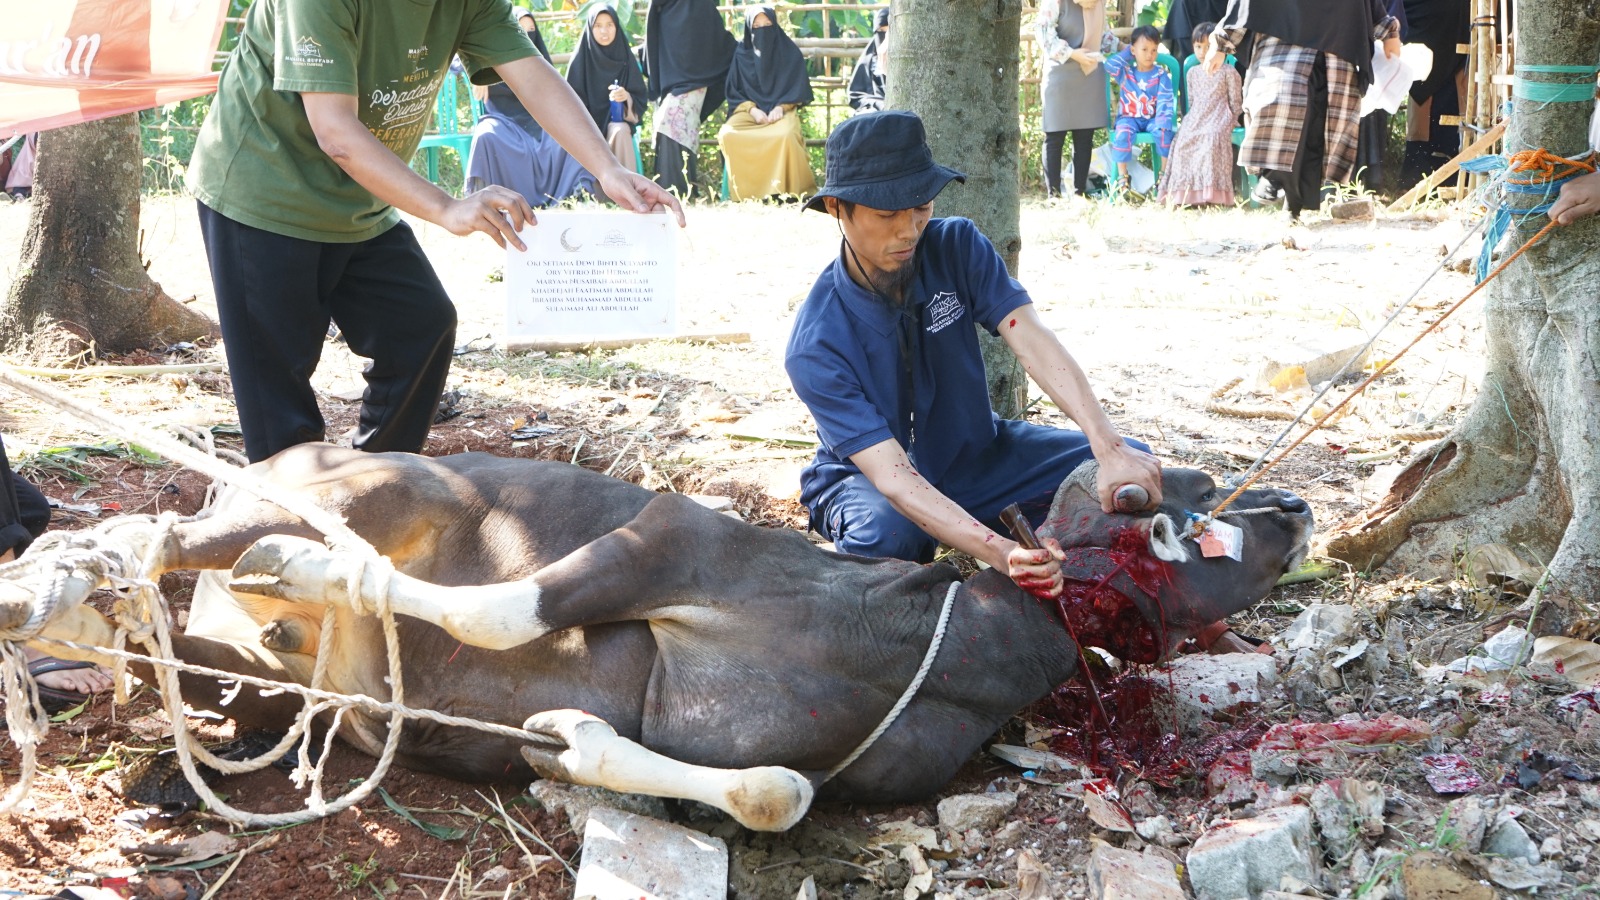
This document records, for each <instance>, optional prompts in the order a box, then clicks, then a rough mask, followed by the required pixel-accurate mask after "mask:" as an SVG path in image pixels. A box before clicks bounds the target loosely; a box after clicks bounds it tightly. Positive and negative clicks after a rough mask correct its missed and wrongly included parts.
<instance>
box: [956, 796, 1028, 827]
mask: <svg viewBox="0 0 1600 900" xmlns="http://www.w3.org/2000/svg"><path fill="white" fill-rule="evenodd" d="M1016 805H1017V795H1016V794H1013V793H1010V792H1007V791H998V792H995V793H993V794H957V795H955V796H954V797H946V798H944V799H943V800H940V801H939V827H940V828H943V829H945V830H946V831H950V832H956V833H961V832H965V831H967V830H969V829H972V828H977V829H980V830H983V831H990V830H993V829H995V828H999V827H1000V823H1001V822H1004V821H1005V819H1006V816H1007V815H1009V814H1010V813H1011V810H1013V809H1015V808H1016Z"/></svg>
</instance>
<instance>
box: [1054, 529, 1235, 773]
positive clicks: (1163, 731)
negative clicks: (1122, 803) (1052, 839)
mask: <svg viewBox="0 0 1600 900" xmlns="http://www.w3.org/2000/svg"><path fill="white" fill-rule="evenodd" d="M1149 546H1150V545H1149V538H1148V537H1147V536H1146V535H1145V534H1144V532H1142V531H1140V530H1139V529H1137V528H1124V529H1120V530H1118V531H1116V532H1114V533H1113V534H1112V540H1111V546H1110V547H1107V548H1099V547H1080V548H1074V549H1071V550H1067V551H1066V557H1067V558H1066V560H1065V561H1064V562H1063V564H1062V566H1063V569H1065V570H1067V571H1078V572H1085V571H1087V572H1092V573H1094V578H1093V579H1092V580H1091V579H1080V580H1071V579H1069V580H1068V581H1067V582H1066V584H1065V586H1064V587H1063V590H1062V593H1061V596H1060V597H1058V598H1057V599H1056V600H1055V601H1054V603H1053V605H1054V606H1055V608H1056V612H1057V613H1058V614H1059V615H1060V617H1061V621H1062V625H1063V627H1065V628H1066V630H1067V633H1068V634H1070V635H1071V636H1072V637H1073V639H1074V640H1075V641H1076V642H1077V643H1078V646H1079V647H1080V648H1082V647H1101V648H1104V649H1105V650H1107V651H1109V652H1110V653H1111V654H1112V655H1114V656H1116V657H1117V658H1119V659H1122V660H1124V661H1126V662H1129V663H1143V664H1149V663H1154V662H1157V661H1158V660H1159V659H1160V658H1161V657H1162V656H1163V655H1164V654H1165V652H1166V651H1167V649H1168V648H1169V647H1171V646H1172V644H1173V641H1172V636H1171V635H1169V633H1168V628H1167V621H1166V610H1165V609H1164V608H1163V606H1162V604H1161V603H1160V602H1159V601H1157V600H1154V599H1152V601H1151V604H1150V605H1152V606H1154V607H1155V610H1156V613H1157V618H1158V621H1156V622H1154V623H1152V622H1150V621H1149V620H1148V619H1146V618H1145V615H1144V613H1142V612H1141V611H1140V609H1139V606H1138V604H1136V603H1135V602H1134V601H1133V599H1132V598H1131V597H1128V596H1126V595H1125V594H1123V593H1122V592H1121V591H1119V590H1117V589H1116V588H1114V587H1112V585H1113V583H1115V582H1117V581H1118V578H1117V576H1119V575H1126V576H1127V577H1128V579H1130V580H1131V581H1132V582H1133V583H1134V584H1135V585H1136V586H1137V587H1138V588H1139V590H1141V591H1142V592H1144V593H1145V594H1146V595H1147V596H1148V597H1151V598H1159V597H1161V596H1162V590H1163V589H1164V588H1165V589H1167V593H1168V598H1169V601H1170V598H1171V596H1173V590H1172V584H1171V581H1172V578H1171V575H1172V572H1171V567H1170V565H1169V564H1168V563H1166V562H1163V561H1161V560H1159V559H1157V558H1155V557H1154V556H1152V555H1151V554H1150V550H1149ZM1184 612H1185V613H1188V612H1191V611H1188V610H1185V611H1184ZM1080 658H1081V660H1082V661H1083V666H1084V667H1085V668H1086V667H1087V666H1089V665H1091V664H1095V663H1098V662H1099V658H1098V657H1097V656H1095V655H1093V654H1082V653H1080ZM1172 691H1173V685H1172V683H1171V676H1170V675H1169V676H1157V677H1149V676H1148V675H1147V674H1145V672H1143V671H1141V670H1140V669H1138V668H1135V667H1129V668H1126V669H1124V670H1123V671H1121V672H1119V673H1116V674H1115V675H1108V674H1106V673H1105V672H1104V671H1102V673H1101V674H1100V675H1098V676H1095V677H1089V675H1088V674H1087V673H1084V675H1083V677H1080V678H1076V679H1073V680H1072V681H1069V682H1067V683H1065V684H1062V685H1060V686H1058V687H1057V688H1056V690H1055V691H1054V692H1052V693H1051V694H1050V696H1048V697H1046V698H1044V699H1043V700H1041V701H1039V702H1038V703H1037V704H1035V706H1034V708H1033V710H1032V711H1031V713H1032V717H1033V719H1034V720H1035V722H1037V723H1038V724H1039V725H1041V726H1044V727H1046V728H1049V729H1052V730H1054V731H1055V737H1054V738H1052V740H1051V744H1050V748H1051V749H1052V750H1054V751H1055V752H1057V753H1061V754H1063V755H1066V756H1070V757H1072V758H1074V759H1078V760H1080V761H1082V762H1083V763H1085V764H1086V765H1088V766H1089V767H1090V768H1091V769H1093V770H1094V771H1095V772H1097V773H1098V774H1101V775H1111V774H1115V773H1119V772H1132V773H1134V774H1136V775H1138V776H1139V777H1141V778H1144V779H1145V780H1147V781H1150V782H1152V783H1155V784H1160V785H1165V786H1173V785H1176V784H1177V783H1178V782H1180V781H1182V780H1184V779H1186V778H1194V779H1197V780H1198V779H1202V778H1203V777H1204V775H1205V773H1206V771H1207V770H1208V769H1210V767H1211V766H1212V765H1213V764H1214V763H1215V762H1216V761H1217V760H1218V759H1219V758H1221V757H1222V756H1223V755H1224V754H1227V753H1230V752H1234V751H1238V750H1245V749H1249V748H1250V747H1253V746H1255V744H1256V743H1257V742H1258V741H1259V740H1260V738H1261V736H1262V735H1263V734H1264V733H1265V732H1266V724H1265V723H1264V722H1262V721H1260V720H1259V719H1256V718H1253V717H1250V716H1246V717H1244V718H1242V719H1240V720H1238V721H1235V722H1232V723H1221V724H1219V725H1218V726H1217V727H1215V728H1213V730H1212V731H1211V733H1209V734H1206V735H1202V736H1201V737H1198V738H1193V739H1189V740H1184V739H1183V738H1181V737H1180V736H1179V734H1178V731H1179V729H1178V724H1177V720H1176V709H1177V707H1176V705H1175V704H1174V703H1173V701H1172V699H1171V694H1172Z"/></svg>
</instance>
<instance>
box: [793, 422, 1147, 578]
mask: <svg viewBox="0 0 1600 900" xmlns="http://www.w3.org/2000/svg"><path fill="white" fill-rule="evenodd" d="M997 427H998V429H999V433H998V435H997V436H996V437H995V440H994V442H993V443H991V444H990V445H989V446H988V447H987V448H985V449H984V451H983V452H982V453H980V454H979V455H978V458H977V459H975V460H973V461H972V462H971V463H969V464H966V465H962V466H960V469H959V471H952V472H949V473H947V474H946V475H945V476H944V478H942V479H941V480H940V483H939V484H937V485H934V486H935V487H937V488H938V489H939V491H940V492H941V493H943V494H944V495H945V496H946V497H949V498H950V499H951V500H954V501H955V502H956V504H957V505H959V506H960V507H961V508H962V509H964V510H966V511H967V512H969V513H971V514H972V515H973V516H974V517H975V518H977V519H978V521H980V522H982V523H983V524H984V525H986V526H988V527H989V528H992V529H994V530H995V531H997V532H999V533H1000V534H1009V532H1008V531H1007V530H1006V528H1005V526H1004V525H1003V524H1001V522H1000V510H1002V509H1005V508H1006V507H1007V506H1010V505H1011V504H1013V503H1016V504H1018V505H1019V506H1021V507H1022V512H1023V514H1024V515H1026V516H1027V517H1028V521H1029V522H1030V523H1031V524H1032V525H1033V526H1034V527H1035V528H1037V527H1039V526H1040V525H1042V524H1043V523H1044V519H1045V516H1046V515H1048V514H1049V512H1050V502H1051V501H1052V500H1054V499H1055V494H1056V488H1058V487H1060V486H1061V482H1062V481H1064V480H1065V479H1066V477H1067V476H1068V475H1070V474H1071V473H1072V470H1073V469H1076V468H1077V467H1078V466H1079V464H1081V463H1083V462H1085V461H1087V460H1089V459H1090V458H1091V457H1093V455H1094V454H1093V453H1091V452H1090V451H1089V439H1088V438H1087V437H1084V435H1083V433H1082V432H1080V431H1072V430H1070V429H1066V428H1051V427H1049V426H1045V425H1033V424H1030V423H1028V422H1018V421H1015V420H1011V419H1002V420H1000V421H999V422H998V423H997ZM1128 444H1129V445H1130V446H1133V447H1137V448H1139V449H1140V450H1145V451H1148V450H1149V449H1150V448H1149V446H1147V445H1146V444H1143V443H1141V442H1139V441H1133V440H1130V441H1128ZM811 527H812V528H814V529H816V530H817V532H818V533H820V534H821V535H822V536H823V537H825V538H827V539H828V540H830V541H833V545H834V547H835V548H836V549H837V550H838V551H839V552H840V553H851V554H855V555H856V556H872V557H891V558H894V559H907V560H911V561H913V562H921V563H928V562H932V561H933V555H934V552H935V551H937V550H938V549H939V542H938V541H937V540H935V539H934V538H933V537H932V536H931V535H929V534H928V533H927V532H925V531H923V530H922V529H920V528H918V527H917V526H916V525H914V524H912V523H911V520H910V519H907V518H906V517H905V516H902V515H901V514H900V513H899V512H898V511H897V510H896V509H895V508H894V507H893V506H892V505H890V503H889V500H888V498H886V497H884V496H883V494H882V493H880V492H879V491H878V489H877V488H875V487H873V486H872V482H871V481H868V480H867V476H865V475H862V474H861V473H860V472H857V473H855V474H853V475H850V476H848V477H846V478H844V479H843V480H841V481H839V482H838V483H837V484H835V485H833V486H832V487H830V488H828V489H827V490H826V491H824V492H823V493H822V494H821V495H820V496H818V497H817V499H816V501H815V502H814V503H813V504H812V505H811Z"/></svg>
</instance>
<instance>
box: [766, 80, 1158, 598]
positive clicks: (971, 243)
mask: <svg viewBox="0 0 1600 900" xmlns="http://www.w3.org/2000/svg"><path fill="white" fill-rule="evenodd" d="M827 176H828V177H827V186H826V187H825V188H823V189H822V190H821V191H819V192H818V193H817V195H816V196H815V197H813V198H812V200H811V202H810V203H808V204H807V208H808V209H818V210H822V211H825V212H827V213H828V215H831V216H833V217H834V218H835V219H836V220H837V222H838V224H839V230H840V233H841V235H842V237H843V241H842V243H841V248H840V254H839V258H838V259H837V260H835V261H834V262H833V264H832V265H830V266H829V267H828V268H827V269H826V270H824V271H823V273H822V276H821V277H820V278H818V279H817V283H816V284H815V285H814V286H813V287H812V289H811V294H810V295H809V296H808V297H807V298H806V302H805V303H804V304H803V305H802V306H801V307H800V312H799V316H798V317H797V319H796V321H795V326H794V332H793V334H792V335H791V336H790V338H789V349H788V356H787V360H786V363H785V365H786V367H787V369H788V372H789V378H790V380H791V381H792V382H793V384H794V388H795V392H796V393H798V394H799V395H800V399H801V400H803V401H804V402H805V404H806V406H807V407H808V408H809V409H810V410H811V415H812V418H814V419H815V420H816V423H817V435H818V437H819V439H820V441H819V446H818V450H817V456H816V459H815V460H814V461H813V462H812V463H811V465H809V466H807V467H806V470H805V472H804V474H803V475H802V476H801V491H800V499H801V501H802V502H803V503H805V505H806V507H807V508H808V509H810V511H811V525H812V527H813V528H815V529H816V530H817V531H818V532H820V533H821V534H822V535H823V536H825V537H827V538H828V539H829V540H832V541H833V542H834V546H835V547H837V548H838V549H839V550H840V551H841V552H845V553H854V554H857V555H861V556H878V557H896V558H900V559H909V560H915V561H919V562H929V561H931V560H932V559H933V554H934V551H935V550H936V549H937V547H938V545H939V544H940V543H944V544H947V545H949V546H951V547H954V548H956V549H958V550H961V551H964V552H966V553H969V554H971V555H972V556H974V557H976V558H977V559H980V560H982V561H984V562H986V563H988V564H989V565H991V566H994V567H995V568H997V569H1000V570H1001V571H1004V572H1007V573H1009V574H1010V576H1011V577H1012V579H1013V580H1015V581H1016V582H1017V584H1018V585H1020V586H1021V587H1023V588H1025V589H1027V590H1030V591H1032V592H1034V593H1036V594H1041V595H1043V596H1055V595H1056V594H1058V593H1060V590H1061V568H1060V564H1059V560H1060V559H1061V553H1060V548H1059V547H1052V548H1050V549H1045V550H1025V549H1023V548H1021V547H1019V546H1018V545H1017V544H1016V542H1014V541H1012V540H1011V539H1009V538H1007V537H1004V536H1003V535H1002V534H1001V533H999V531H1000V527H1001V526H1000V525H999V514H1000V510H1002V509H1004V508H1005V507H1006V506H1008V505H1010V504H1011V503H1021V504H1022V507H1023V511H1024V512H1025V513H1026V514H1027V515H1028V518H1029V519H1030V520H1031V521H1032V522H1033V523H1034V525H1036V526H1037V525H1039V524H1040V523H1041V522H1042V521H1043V519H1044V516H1045V514H1046V513H1047V512H1048V511H1049V505H1050V500H1051V498H1052V496H1053V495H1054V493H1055V490H1056V488H1057V487H1058V486H1059V485H1060V484H1061V481H1062V480H1063V479H1064V478H1065V477H1066V476H1067V475H1068V474H1069V473H1070V472H1071V471H1072V470H1073V469H1075V468H1076V467H1077V466H1078V464H1079V463H1082V462H1084V461H1085V460H1087V459H1089V458H1090V456H1093V457H1094V458H1095V459H1097V460H1099V462H1100V475H1099V485H1098V488H1099V493H1100V501H1101V504H1102V506H1104V508H1105V509H1106V511H1107V512H1110V511H1111V510H1112V497H1113V495H1114V493H1115V492H1116V490H1117V488H1119V487H1121V486H1122V485H1125V484H1136V485H1139V486H1140V487H1143V488H1144V489H1145V491H1147V492H1148V494H1149V496H1150V502H1151V503H1152V504H1154V503H1159V502H1160V500H1161V466H1160V463H1158V462H1157V461H1156V459H1155V457H1153V456H1151V455H1150V453H1149V452H1148V451H1149V448H1148V447H1146V446H1145V445H1144V444H1140V443H1137V442H1130V441H1124V440H1123V439H1122V438H1121V437H1120V436H1119V435H1118V434H1117V431H1116V429H1115V428H1114V427H1112V425H1111V422H1110V420H1109V419H1107V418H1106V414H1105V412H1104V410H1102V409H1101V408H1100V404H1099V402H1098V401H1097V400H1096V399H1095V397H1094V394H1093V393H1092V392H1091V391H1090V389H1089V383H1088V380H1087V379H1086V378H1085V377H1084V374H1083V370H1082V369H1081V368H1079V367H1078V364H1077V363H1076V362H1074V361H1073V359H1072V356H1071V355H1070V354H1068V353H1067V351H1066V348H1064V347H1063V346H1062V345H1061V342H1060V340H1058V339H1057V338H1056V336H1055V333H1054V332H1052V331H1051V330H1050V329H1048V328H1046V327H1045V326H1044V325H1043V323H1041V322H1040V321H1039V317H1038V315H1037V313H1035V311H1034V309H1033V301H1032V300H1031V299H1030V298H1029V297H1028V294H1027V291H1025V290H1024V289H1023V287H1022V285H1020V284H1018V283H1017V282H1016V280H1015V279H1013V278H1011V277H1010V276H1009V275H1008V274H1007V272H1006V268H1005V263H1004V262H1003V261H1002V260H1001V259H1000V256H999V254H998V253H996V252H995V249H994V245H993V244H991V243H990V242H989V239H988V238H986V237H984V236H983V234H982V233H981V232H979V231H978V229H977V227H976V226H974V225H973V224H972V222H971V221H970V220H968V219H957V218H952V219H935V218H933V199H934V197H936V196H937V195H938V194H939V192H940V191H941V190H943V189H944V186H945V185H946V184H948V183H949V182H950V181H951V180H952V179H955V180H961V181H965V180H966V176H964V175H962V174H961V173H960V172H957V171H955V170H954V169H949V168H946V167H944V166H941V165H938V164H937V163H935V162H934V161H933V154H932V152H931V151H930V150H929V149H928V145H927V140H926V137H925V135H924V132H923V127H922V120H921V119H919V118H917V117H916V115H914V114H912V113H909V112H904V111H900V110H886V111H883V112H874V113H868V114H864V115H858V116H854V117H852V118H850V119H848V120H846V121H845V122H844V123H843V124H841V125H840V126H839V127H838V128H836V129H835V130H834V132H833V134H832V135H831V136H829V138H828V168H827ZM974 325H981V326H982V327H984V328H986V329H988V330H989V331H990V333H992V334H998V335H999V336H1000V337H1002V338H1003V339H1004V340H1005V341H1006V343H1007V344H1008V345H1009V346H1010V347H1011V349H1012V350H1013V351H1014V352H1015V353H1016V354H1017V357H1018V358H1019V359H1020V360H1021V361H1022V364H1023V367H1024V368H1025V369H1026V370H1027V372H1028V374H1029V375H1030V376H1031V377H1032V378H1033V380H1034V381H1035V382H1036V383H1038V385H1039V386H1040V387H1042V388H1043V389H1044V391H1045V393H1046V394H1048V395H1049V396H1050V399H1052V400H1053V401H1055V403H1056V405H1057V406H1058V407H1059V408H1060V409H1061V410H1062V411H1063V412H1065V413H1066V414H1067V415H1068V416H1069V417H1071V418H1072V420H1073V421H1074V422H1075V423H1077V424H1078V425H1079V427H1081V428H1082V429H1083V431H1081V432H1079V431H1072V430H1068V429H1061V428H1050V427H1046V426H1042V425H1032V424H1028V423H1025V422H1018V421H1012V420H1007V419H1000V418H998V417H997V416H996V415H995V414H994V412H993V410H992V409H991V408H990V405H989V390H988V385H987V383H986V381H985V377H984V369H983V357H982V355H981V353H980V351H979V347H978V337H977V333H976V332H975V331H974V329H973V326H974Z"/></svg>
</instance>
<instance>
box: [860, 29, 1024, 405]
mask: <svg viewBox="0 0 1600 900" xmlns="http://www.w3.org/2000/svg"><path fill="white" fill-rule="evenodd" d="M1021 29H1022V0H897V2H896V3H895V4H894V11H893V13H892V18H891V21H890V25H889V34H890V38H889V69H890V71H891V72H893V73H894V74H893V75H892V76H890V78H889V96H888V103H889V105H890V106H891V107H894V108H897V109H909V110H911V111H913V112H915V113H916V114H917V115H919V116H921V117H922V121H923V123H924V124H925V125H926V126H927V129H928V144H929V145H930V146H931V147H932V148H933V158H934V159H936V160H938V161H939V162H940V163H943V164H944V165H947V166H952V167H954V168H956V169H959V170H961V171H962V172H965V173H966V175H967V183H966V184H964V185H962V184H955V183H952V184H951V185H950V186H949V187H947V188H945V190H944V193H942V194H940V195H939V200H938V203H937V204H936V205H935V212H937V213H938V214H939V215H941V216H965V217H967V218H969V219H971V220H972V221H973V222H975V223H976V224H977V226H978V228H979V230H981V231H982V232H983V233H984V234H986V235H988V237H989V240H991V241H993V242H994V245H995V248H996V249H997V250H999V251H1000V256H1001V257H1002V258H1003V259H1004V260H1005V262H1006V266H1007V268H1009V269H1010V270H1011V272H1013V273H1015V272H1016V271H1017V256H1018V254H1019V253H1021V251H1022V227H1021V223H1020V216H1021V180H1020V175H1021V172H1020V168H1019V167H1020V165H1021V159H1020V157H1019V155H1018V153H1019V144H1020V143H1021V140H1022V135H1021V127H1020V126H1019V125H1018V122H1017V45H1018V36H1019V35H1020V34H1021ZM978 337H979V341H980V343H981V344H982V346H983V361H984V365H985V367H986V368H987V370H988V377H989V399H990V402H991V403H993V404H994V408H995V411H996V412H998V413H999V414H1000V415H1002V416H1005V417H1006V418H1011V419H1015V418H1019V417H1020V416H1021V415H1022V411H1023V407H1024V405H1025V404H1026V403H1027V399H1028V381H1027V375H1026V374H1025V373H1024V372H1023V371H1022V364H1021V363H1020V362H1018V361H1017V358H1016V356H1015V355H1014V354H1013V353H1012V352H1011V350H1010V348H1009V347H1007V346H1006V345H1005V342H1004V341H1002V340H1000V339H999V338H994V337H990V335H989V333H988V332H986V331H984V330H982V329H981V328H980V329H979V331H978Z"/></svg>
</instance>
